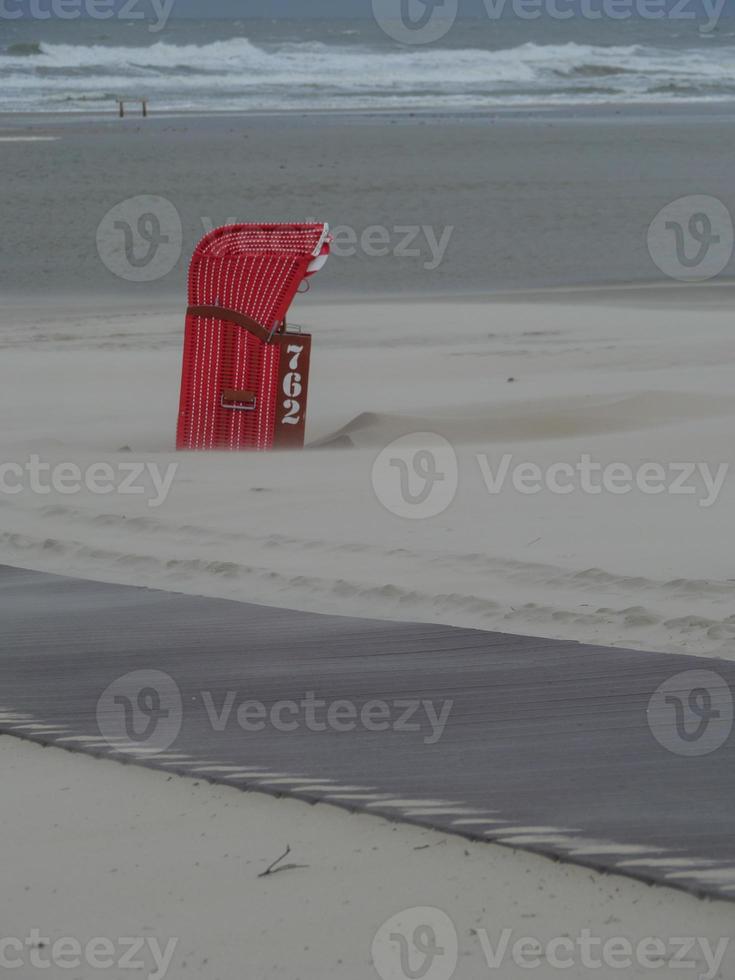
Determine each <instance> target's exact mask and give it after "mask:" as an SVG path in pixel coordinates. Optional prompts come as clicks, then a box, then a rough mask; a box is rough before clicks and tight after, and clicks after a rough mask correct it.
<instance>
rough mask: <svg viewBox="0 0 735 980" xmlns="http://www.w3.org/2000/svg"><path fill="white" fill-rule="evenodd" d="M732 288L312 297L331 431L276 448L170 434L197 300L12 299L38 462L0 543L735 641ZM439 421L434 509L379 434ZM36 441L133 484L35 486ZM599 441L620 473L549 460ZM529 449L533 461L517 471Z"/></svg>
mask: <svg viewBox="0 0 735 980" xmlns="http://www.w3.org/2000/svg"><path fill="white" fill-rule="evenodd" d="M728 297H729V289H727V288H725V287H711V288H709V289H699V290H689V289H687V288H685V287H672V288H671V289H669V290H645V289H644V290H622V291H617V292H616V291H608V292H603V293H599V294H598V293H596V292H595V291H591V292H590V291H582V292H579V293H548V294H544V293H534V294H529V295H527V296H526V297H525V299H523V298H522V297H516V298H515V299H514V301H513V302H510V301H508V300H506V301H502V300H498V301H493V302H484V303H481V302H458V301H456V300H454V299H451V298H449V299H447V300H445V301H433V302H431V303H426V302H423V303H422V302H420V301H409V300H403V301H400V302H398V301H383V302H380V301H375V302H351V303H342V302H333V303H324V302H322V303H320V302H319V301H318V299H317V298H316V296H315V295H313V294H312V295H310V296H307V297H300V298H299V300H298V302H297V304H296V307H295V312H294V319H296V320H299V321H301V322H302V323H303V324H304V325H305V326H307V327H311V328H313V330H314V335H315V345H316V346H315V352H314V357H313V369H312V370H313V374H312V382H311V384H312V388H311V408H310V422H309V431H308V438H309V440H310V441H312V442H314V443H317V444H319V443H322V444H327V445H329V446H331V447H332V448H326V447H323V448H312V449H309V450H307V451H305V452H301V453H281V454H270V455H258V456H252V455H247V454H246V455H239V454H236V455H230V454H226V453H225V454H214V455H212V454H202V455H199V454H196V453H187V454H176V453H174V452H173V451H172V450H173V440H174V431H175V420H176V411H177V397H178V382H179V358H180V342H181V330H182V315H181V313H182V311H181V310H180V309H176V308H169V307H168V306H163V305H162V306H160V307H158V308H156V309H154V310H153V311H148V312H146V311H145V310H143V309H139V310H131V309H127V310H126V309H125V308H124V307H117V308H116V312H115V314H114V315H109V314H108V315H102V314H101V313H100V311H99V310H98V309H97V307H96V306H95V305H94V304H90V305H89V306H87V307H81V308H76V309H73V308H69V309H66V308H65V307H63V306H61V305H56V306H54V307H53V308H51V309H46V310H42V309H39V308H33V307H26V308H20V307H18V308H15V309H13V310H12V312H9V311H7V310H6V313H5V319H6V322H8V324H9V326H8V328H7V329H6V331H5V335H4V344H5V349H4V350H3V357H2V361H1V362H0V384H2V387H3V391H4V392H5V395H6V398H7V403H8V404H9V405H11V406H13V405H16V406H21V405H22V406H23V410H22V411H20V410H16V411H11V412H10V414H9V416H8V417H6V419H5V423H4V427H3V432H2V435H1V437H0V439H1V443H0V445H1V448H2V458H3V460H5V461H9V462H11V463H13V464H14V465H15V466H16V467H17V466H20V467H22V468H23V469H22V470H21V472H22V476H21V477H18V476H16V475H12V474H9V475H7V477H6V483H7V484H8V485H9V486H11V488H12V487H14V486H15V484H16V482H19V484H20V485H21V487H22V488H23V489H24V491H25V492H20V493H8V492H3V493H0V517H1V519H2V529H3V530H2V537H1V538H0V560H3V561H6V562H8V563H10V564H16V565H24V566H27V567H33V568H40V569H46V570H49V571H55V572H60V573H65V574H75V575H80V576H86V577H90V578H100V579H104V580H109V581H116V582H122V583H129V584H144V585H151V586H156V587H161V588H167V589H175V590H180V591H184V592H187V591H188V592H192V593H197V594H205V595H218V596H223V597H228V598H234V599H245V600H251V601H257V602H263V603H266V604H270V605H276V606H278V605H281V606H290V607H296V608H303V609H311V610H317V611H325V612H333V613H343V614H346V615H367V616H376V617H385V618H395V619H404V620H405V619H409V620H420V621H430V622H445V623H451V624H457V625H463V626H472V627H477V628H480V629H499V630H504V631H506V632H516V633H526V634H532V635H540V636H553V637H560V638H565V639H574V640H583V641H589V642H593V643H594V642H599V643H605V644H612V645H618V646H627V647H633V648H639V649H651V650H661V651H669V652H674V653H676V652H685V653H692V654H705V655H710V656H718V657H724V658H727V659H732V658H733V656H734V655H735V646H734V644H733V640H734V638H735V618H734V616H733V614H734V613H735V608H734V606H733V598H734V597H735V582H733V580H732V558H731V553H730V551H731V549H730V544H729V536H728V534H727V528H728V526H729V516H728V515H729V514H730V512H731V508H732V504H733V493H734V490H733V481H732V478H731V475H730V474H729V470H727V466H728V460H729V459H730V458H731V455H732V425H733V414H734V413H735V395H733V393H732V385H731V378H732V366H733V365H732V361H733V354H734V350H733V346H732V339H731V316H730V313H729V311H728V310H727V308H726V304H727V300H728ZM695 311H696V312H695ZM509 379H513V380H512V381H511V380H509ZM29 390H30V391H33V390H36V391H38V392H40V393H42V394H40V395H39V397H36V398H30V399H29V397H28V394H29ZM411 433H414V434H415V433H429V434H435V435H434V436H432V435H429V436H425V435H423V436H422V435H418V436H417V435H414V436H411ZM437 434H438V436H441V437H443V438H446V439H447V440H449V444H450V445H449V450H448V452H449V457H441V456H439V457H437V459H439V464H440V465H441V466H443V465H444V462H446V463H447V466H448V467H449V470H448V474H449V478H450V479H449V483H451V482H452V480H453V478H454V476H455V475H456V485H457V486H456V494H455V495H454V496H453V498H452V499H447V500H444V499H443V498H442V497H441V494H440V495H439V496H438V497H437V498H436V500H435V503H436V508H435V507H434V504H433V503H431V501H430V506H431V508H433V509H436V510H437V512H436V513H434V512H433V509H432V511H431V513H429V514H428V515H424V516H423V517H421V516H420V514H419V517H420V519H415V518H416V516H417V513H418V512H416V511H414V510H412V506H411V505H409V506H408V508H406V506H405V505H404V504H403V503H402V502H401V500H400V499H397V498H396V493H397V489H398V487H399V482H398V471H397V469H396V468H395V467H391V465H390V459H391V458H392V457H391V454H393V455H395V450H394V449H389V450H388V451H387V453H385V454H383V455H381V453H383V450H384V449H385V447H386V446H388V445H390V444H391V443H392V441H393V440H395V439H397V438H401V437H404V436H406V435H408V436H409V440H408V441H409V443H410V444H411V447H409V455H408V456H407V457H406V459H408V460H409V461H410V460H412V459H413V453H414V450H415V449H416V448H418V449H421V448H422V446H424V444H425V443H426V441H427V439H428V440H429V442H431V440H432V439H434V438H436V435H437ZM414 444H415V445H414ZM335 447H341V448H335ZM401 451H403V450H401ZM32 455H35V456H36V457H37V459H38V460H39V461H40V462H41V463H43V464H45V465H47V466H48V467H52V466H53V467H58V466H59V464H63V463H72V464H75V465H76V466H79V467H81V470H82V471H83V473H84V474H86V473H87V472H88V470H89V467H90V466H92V465H93V464H98V463H107V464H109V465H111V466H112V467H113V468H114V471H115V474H116V483H115V486H116V487H117V490H113V492H111V493H104V494H102V493H90V492H89V490H87V489H86V488H84V487H82V490H81V492H77V493H75V492H73V490H74V486H73V484H74V481H73V480H72V484H71V487H68V486H65V485H64V483H63V480H61V481H60V483H59V484H58V487H57V489H54V488H53V487H51V486H46V487H45V488H44V487H42V486H39V490H44V489H45V491H47V492H33V487H32V486H31V478H30V475H29V473H28V467H29V465H30V462H29V461H30V459H31V456H32ZM584 458H587V459H588V461H589V464H590V465H592V464H596V465H599V466H600V467H602V466H605V467H608V466H610V465H611V464H617V468H616V471H615V472H612V473H607V476H606V480H607V477H609V478H610V479H609V480H608V482H607V483H606V484H605V486H603V485H602V483H601V480H602V475H601V473H598V475H597V476H596V477H591V478H590V480H589V481H588V483H587V484H585V483H584V481H583V479H582V476H581V475H580V473H579V472H578V471H574V472H573V473H572V475H571V476H569V475H564V474H562V476H561V477H559V474H558V472H557V471H550V470H549V467H552V466H554V465H558V464H562V465H564V466H572V467H580V466H582V465H583V463H582V461H583V460H584ZM376 460H377V461H378V462H377V463H376ZM442 460H444V462H442ZM527 463H531V464H533V465H534V466H536V467H538V468H539V470H538V474H539V476H540V480H541V482H540V483H538V484H534V481H533V480H531V483H530V484H529V483H528V482H524V480H525V479H526V477H525V476H524V474H523V472H519V471H518V469H517V467H518V466H519V465H520V464H527ZM644 464H645V465H650V464H657V465H658V466H660V467H661V468H662V473H663V474H664V475H665V479H664V481H663V483H661V484H660V485H655V486H654V489H657V490H658V491H660V492H655V493H654V492H651V491H650V489H649V485H648V484H647V482H646V473H645V472H644V474H643V478H642V482H637V481H638V480H639V478H640V477H641V473H640V468H641V467H642V466H644ZM684 464H689V466H685V467H684V469H685V470H689V469H691V468H692V467H695V466H696V467H698V469H695V470H694V471H693V472H692V473H690V474H687V472H684V471H683V470H682V466H684ZM621 465H622V466H623V468H625V467H628V468H629V470H630V477H631V478H632V480H633V482H632V483H630V482H629V483H628V484H627V491H626V492H622V490H625V488H626V483H625V480H623V482H622V484H621V483H620V481H619V480H617V478H616V473H617V469H618V468H619V467H620V466H621ZM146 466H147V467H153V468H154V471H155V472H156V473H158V477H159V480H160V485H159V487H158V489H156V488H155V487H154V484H153V482H152V479H151V477H150V473H147V474H146V473H144V474H143V476H142V477H141V478H140V480H138V481H137V482H138V483H139V487H138V489H139V490H140V492H139V493H137V494H136V493H126V492H122V491H123V489H124V488H123V486H122V482H123V474H122V471H121V470H120V467H123V468H127V469H128V470H129V469H130V468H131V467H132V468H133V469H135V468H138V469H143V467H146ZM723 466H724V467H725V470H723V469H722V467H723ZM170 467H173V469H170ZM503 467H505V471H506V476H505V481H504V483H503V484H502V487H500V488H496V490H497V492H491V490H492V489H493V487H492V481H493V480H495V479H496V478H498V476H499V475H502V472H503ZM55 472H56V471H55ZM555 474H556V475H555ZM619 475H620V474H619V473H618V476H619ZM624 475H625V473H624V469H623V476H624ZM654 475H655V474H654ZM557 477H558V479H557ZM412 478H413V477H412ZM416 479H418V478H416ZM555 480H556V485H555V482H554V481H555ZM616 480H617V482H616ZM167 481H169V482H167ZM677 481H678V482H679V483H680V484H681V485H680V486H677V485H676V483H677ZM46 483H48V475H47V477H46ZM488 484H490V488H489V487H488ZM654 484H656V481H654ZM448 485H449V484H448ZM534 485H535V491H534V492H528V488H529V486H530V487H531V490H533V488H534ZM600 487H602V489H600ZM420 488H421V483H420V482H419V483H416V484H415V486H414V487H413V489H414V490H417V489H418V490H420ZM559 488H561V490H560V489H559ZM595 488H596V489H595ZM621 488H622V489H621ZM450 489H451V487H450ZM62 491H63V492H62ZM587 491H591V492H587ZM406 510H408V512H409V513H408V514H406Z"/></svg>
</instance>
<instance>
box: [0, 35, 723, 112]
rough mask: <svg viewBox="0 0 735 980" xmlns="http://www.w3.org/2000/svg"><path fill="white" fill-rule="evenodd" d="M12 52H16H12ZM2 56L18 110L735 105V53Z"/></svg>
mask: <svg viewBox="0 0 735 980" xmlns="http://www.w3.org/2000/svg"><path fill="white" fill-rule="evenodd" d="M11 52H12V49H11ZM11 52H9V53H7V54H5V55H0V83H2V85H3V89H4V93H5V97H6V100H7V102H8V104H9V108H21V107H24V106H25V107H28V108H32V107H38V108H40V107H43V106H51V105H53V106H55V107H58V106H59V104H60V103H66V104H67V105H68V107H69V108H76V107H78V103H85V102H88V101H90V97H92V98H99V99H105V98H109V97H111V96H112V94H115V93H127V92H129V91H132V92H136V93H137V92H145V93H146V94H148V95H149V96H150V97H155V98H156V100H157V107H158V108H177V107H179V108H192V107H198V108H214V107H220V108H274V109H276V108H287V107H293V106H296V107H301V106H304V105H307V104H308V105H309V106H311V107H313V108H328V107H381V106H383V107H400V106H406V107H408V106H424V105H435V106H438V107H442V106H443V107H447V108H452V107H470V106H477V105H498V104H500V105H502V104H507V105H514V104H518V103H524V102H548V103H549V104H559V103H564V102H592V103H594V102H600V101H620V102H635V101H640V100H653V101H671V100H678V99H682V98H692V99H710V100H711V99H718V98H727V97H730V96H732V95H735V46H720V47H718V48H716V49H715V48H712V47H710V46H707V47H705V46H701V47H692V48H685V49H681V48H680V49H675V48H663V47H653V46H645V45H639V44H635V45H614V46H607V47H606V46H601V45H592V44H577V43H574V42H568V43H566V44H536V43H533V42H527V43H525V44H521V45H517V46H515V47H510V48H505V49H499V50H487V49H479V48H475V49H470V48H467V49H448V48H446V49H439V48H431V49H420V50H413V49H412V50H404V49H378V48H370V47H368V46H362V45H329V44H325V43H322V42H305V43H293V42H290V43H281V44H279V45H277V46H273V45H271V46H270V48H268V49H266V48H265V47H259V46H258V45H256V44H254V43H252V42H251V41H250V40H248V38H246V37H236V38H231V39H229V40H223V41H214V42H212V43H207V44H201V45H197V44H185V45H175V44H171V43H167V42H163V41H159V42H156V43H153V44H150V45H148V46H137V47H136V46H112V45H101V44H96V45H75V44H47V43H41V44H40V45H39V52H38V53H31V54H24V55H18V54H13V53H11Z"/></svg>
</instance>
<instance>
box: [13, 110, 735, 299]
mask: <svg viewBox="0 0 735 980" xmlns="http://www.w3.org/2000/svg"><path fill="white" fill-rule="evenodd" d="M112 108H114V106H113V107H112ZM151 111H152V113H153V114H152V115H151V117H150V118H149V119H146V120H141V119H136V118H130V119H124V120H119V119H116V118H115V117H114V114H113V115H110V116H108V117H107V118H106V119H105V118H99V117H98V118H77V117H75V116H73V115H72V116H70V117H66V116H64V115H61V116H55V117H47V118H46V119H44V118H43V117H40V118H39V117H35V116H29V117H23V116H8V115H6V116H1V115H0V135H6V136H55V137H57V139H56V140H55V141H54V142H37V143H21V142H16V143H3V144H0V160H2V164H3V181H2V185H1V186H0V212H1V213H2V216H3V236H4V239H5V241H6V242H7V247H6V248H5V249H4V250H3V261H2V263H1V264H0V289H2V291H3V294H4V295H6V296H7V295H8V294H17V295H20V296H23V297H26V296H28V295H35V294H36V293H37V290H38V286H39V283H42V285H43V289H44V291H45V294H46V295H49V296H52V295H55V294H57V293H59V292H65V293H66V294H67V295H69V296H71V297H72V298H74V299H76V298H77V297H78V296H80V295H82V296H86V295H88V294H96V295H99V294H102V293H105V292H110V291H116V292H117V293H121V294H124V295H126V296H128V297H131V298H133V299H134V300H137V301H141V302H145V301H147V300H148V299H149V298H150V297H156V296H161V295H164V294H165V295H167V296H170V295H171V294H172V293H173V294H175V295H176V296H181V295H182V293H183V288H184V279H185V272H186V264H187V260H188V256H190V255H191V252H192V250H193V248H194V246H195V244H196V242H197V241H198V240H199V238H201V236H202V235H203V234H204V232H205V231H208V230H209V228H210V227H212V226H213V225H219V224H224V223H226V222H227V221H229V220H237V221H274V220H275V221H294V220H303V219H305V218H309V217H316V218H318V219H319V220H326V221H329V223H330V224H331V225H332V226H333V227H337V228H342V229H350V230H351V231H352V233H353V235H354V236H355V240H357V241H358V242H360V243H362V240H363V236H364V234H365V233H366V231H367V230H368V229H370V228H373V227H375V226H382V227H383V228H385V229H386V231H387V237H386V238H385V244H383V240H382V239H381V238H380V237H378V238H377V239H376V238H373V239H372V243H373V244H372V247H370V245H368V248H367V249H366V248H364V247H362V244H359V245H358V247H354V246H350V243H349V242H350V240H349V238H347V237H345V235H344V233H343V236H342V238H341V239H340V241H341V245H340V248H339V255H338V254H337V251H335V257H334V258H333V260H332V262H331V263H330V265H329V266H328V269H327V271H325V272H324V273H323V274H322V275H321V276H320V280H319V287H318V289H319V292H320V294H324V293H327V292H328V293H333V294H337V293H340V294H348V295H350V296H352V295H354V294H355V293H361V294H363V295H370V296H375V295H384V294H386V293H399V292H400V293H407V294H417V293H421V294H422V295H425V294H426V293H432V294H439V293H442V292H446V291H448V290H451V291H452V292H457V293H461V294H462V295H463V296H467V294H469V293H480V292H485V291H487V290H489V289H493V290H497V289H508V288H514V289H517V288H528V287H530V286H555V285H568V284H575V283H581V284H584V283H593V284H595V283H628V282H642V281H649V280H657V281H662V279H663V275H662V273H661V271H660V270H659V268H658V267H657V266H656V265H655V263H654V262H653V260H652V259H651V257H650V255H649V254H648V251H647V249H646V231H647V228H648V225H649V224H650V222H651V221H652V220H653V218H654V216H655V215H656V214H657V212H658V211H659V209H660V208H662V207H664V206H665V205H667V204H669V203H670V202H671V201H674V200H676V199H678V198H681V197H683V196H688V195H696V194H707V195H713V196H715V197H717V198H719V199H720V200H722V201H723V202H724V203H725V204H726V205H727V206H728V207H730V210H731V211H732V210H733V203H735V202H733V196H732V176H731V175H732V159H733V155H735V134H734V133H733V128H732V118H731V111H730V108H729V106H728V105H727V104H724V105H723V106H711V107H708V108H705V107H702V106H687V105H682V106H670V107H666V108H664V107H658V108H651V107H649V106H645V105H643V106H639V107H635V108H631V107H628V108H625V107H617V106H614V105H613V106H599V107H595V108H594V109H593V110H590V109H589V108H587V109H584V108H573V107H567V108H566V109H557V110H554V109H550V108H544V109H540V110H535V111H534V110H526V111H525V112H510V111H504V112H498V111H492V110H488V111H487V112H479V113H465V114H458V115H448V114H443V115H442V114H437V113H416V114H412V115H406V114H395V115H390V114H386V113H357V114H355V113H353V114H350V115H344V114H339V113H332V114H308V115H306V114H304V115H301V114H292V113H282V114H277V115H259V114H257V113H254V114H250V115H246V116H242V115H241V116H237V115H227V114H224V115H219V114H212V115H210V116H209V117H206V118H203V117H199V116H187V115H176V116H174V115H166V116H160V115H158V114H157V112H156V109H155V105H153V106H152V107H151ZM138 195H153V196H156V197H162V198H165V199H166V200H167V201H170V202H171V204H172V205H173V206H174V207H175V208H176V210H177V211H178V214H179V216H180V219H181V237H182V243H183V245H182V249H181V254H180V257H179V260H178V261H177V263H176V264H175V266H174V267H173V269H172V270H171V271H170V272H168V274H167V275H166V276H165V277H164V278H162V279H160V280H157V281H155V282H151V283H147V282H146V283H141V284H135V283H130V282H125V281H124V280H121V279H119V278H116V276H115V275H114V274H113V273H112V272H110V271H108V270H107V269H106V268H105V267H104V265H103V264H102V263H101V262H100V260H99V256H98V254H97V251H96V247H95V237H96V232H97V228H98V226H99V224H100V222H101V221H102V220H103V218H104V216H105V214H107V212H108V211H109V210H110V209H111V208H112V207H114V206H116V205H118V204H119V202H121V201H124V200H127V199H129V198H131V197H137V196H138ZM406 226H408V227H411V226H413V227H414V228H415V229H417V233H416V235H415V237H414V238H413V239H412V240H411V241H410V242H407V241H406V237H405V233H404V232H402V231H401V230H400V229H401V228H402V227H406ZM423 228H428V229H429V231H430V233H431V234H432V235H433V236H434V238H435V239H436V240H437V241H441V239H442V236H443V235H445V234H447V233H449V235H450V237H449V239H448V244H447V246H446V249H445V250H444V251H443V253H442V254H441V261H439V263H438V264H435V251H436V250H434V251H432V248H431V247H430V240H429V239H427V236H426V234H425V233H424V232H423V231H422V230H421V229H423ZM368 241H370V240H368ZM376 241H377V243H378V244H377V245H376V244H375V242H376ZM11 243H12V247H11ZM407 253H408V254H407ZM411 253H413V254H411ZM732 270H733V266H732V262H730V263H729V265H728V267H727V269H726V270H725V271H724V275H726V276H728V275H729V276H732ZM315 288H316V287H315Z"/></svg>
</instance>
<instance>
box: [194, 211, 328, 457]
mask: <svg viewBox="0 0 735 980" xmlns="http://www.w3.org/2000/svg"><path fill="white" fill-rule="evenodd" d="M330 241H331V239H330V236H329V228H328V226H327V225H325V224H293V225H289V224H273V225H255V224H243V225H228V226H226V227H224V228H217V229H215V230H214V231H212V232H210V233H209V234H208V235H205V236H204V238H203V239H202V240H201V242H199V244H198V245H197V247H196V249H195V250H194V255H193V256H192V260H191V265H190V267H189V307H188V309H187V313H186V331H185V334H184V359H183V368H182V376H181V399H180V404H179V420H178V428H177V433H176V448H177V449H272V448H284V447H291V448H293V447H300V446H303V444H304V430H305V422H306V397H307V390H308V379H309V359H310V354H311V336H310V335H309V334H304V333H297V332H290V331H289V330H288V329H287V325H286V313H287V311H288V308H289V306H290V305H291V301H292V300H293V298H294V295H295V294H296V291H297V290H298V288H299V285H300V284H301V282H302V281H303V279H304V278H306V277H307V276H310V275H313V274H314V272H317V271H318V269H320V268H321V267H322V265H323V264H324V262H325V261H326V259H327V255H328V253H329V242H330Z"/></svg>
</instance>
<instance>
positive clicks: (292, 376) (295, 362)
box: [281, 344, 304, 425]
mask: <svg viewBox="0 0 735 980" xmlns="http://www.w3.org/2000/svg"><path fill="white" fill-rule="evenodd" d="M303 350H304V345H303V344H289V346H288V347H287V348H286V353H287V354H291V355H292V357H291V359H290V360H289V362H288V366H289V368H290V371H288V373H287V374H285V375H284V376H283V393H284V395H288V398H286V400H285V401H284V402H283V407H284V408H285V409H286V414H285V415H284V416H283V418H282V419H281V421H282V422H283V423H284V424H285V425H298V424H299V422H300V421H301V403H300V402H299V401H298V398H299V396H300V395H301V393H302V391H303V390H304V389H303V386H302V384H301V374H300V373H299V371H297V368H298V366H299V358H300V357H301V354H302V352H303Z"/></svg>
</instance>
